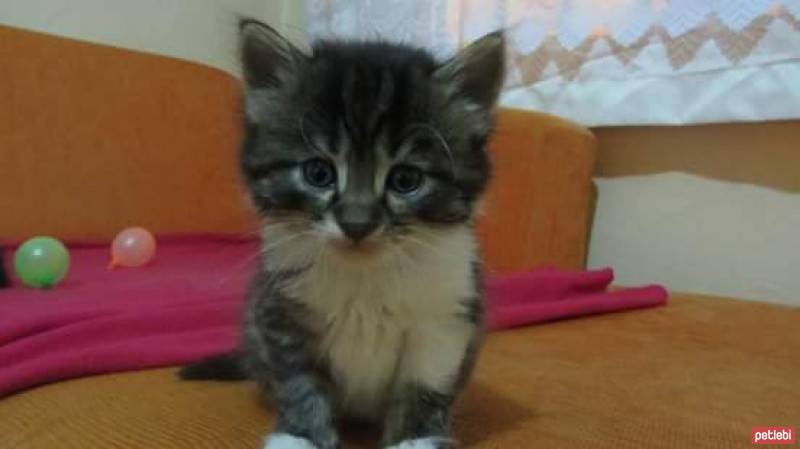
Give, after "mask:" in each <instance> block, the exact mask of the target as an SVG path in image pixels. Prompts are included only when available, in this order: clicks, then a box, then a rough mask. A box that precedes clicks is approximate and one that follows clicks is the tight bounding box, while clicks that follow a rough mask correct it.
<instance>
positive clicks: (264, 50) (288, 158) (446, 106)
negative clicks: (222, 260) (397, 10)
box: [241, 20, 504, 250]
mask: <svg viewBox="0 0 800 449" xmlns="http://www.w3.org/2000/svg"><path fill="white" fill-rule="evenodd" d="M503 48H504V42H503V36H502V34H500V33H494V34H489V35H487V36H485V37H483V38H481V39H480V40H478V41H476V42H475V43H473V44H472V45H470V46H469V47H467V48H465V49H464V50H462V51H461V52H459V53H458V54H457V55H455V56H454V57H453V58H451V59H449V60H447V61H443V62H440V61H437V60H435V59H434V58H433V57H432V56H431V55H430V54H429V53H427V52H425V51H423V50H420V49H417V48H413V47H409V46H405V45H396V44H389V43H385V42H333V41H323V42H319V43H317V44H315V45H314V46H313V48H312V50H311V52H310V54H305V53H303V52H301V51H299V50H298V49H296V48H295V47H294V46H292V45H291V44H290V43H289V42H288V41H287V40H285V39H284V38H283V37H281V36H280V35H279V34H278V33H276V32H275V31H274V30H272V29H271V28H269V27H268V26H266V25H264V24H261V23H259V22H255V21H249V20H246V21H244V22H243V23H242V26H241V57H242V63H243V69H244V79H245V87H246V91H245V118H246V135H245V143H244V146H243V151H242V169H243V173H244V176H245V180H246V181H247V185H248V188H249V190H250V193H251V195H252V199H253V201H254V203H255V205H256V207H257V208H258V209H259V211H260V212H261V213H262V215H263V216H264V217H266V218H267V219H268V222H269V223H272V224H275V223H277V224H279V225H286V226H293V227H295V228H296V229H295V230H297V229H302V231H303V232H304V233H305V235H306V236H311V237H315V238H317V239H318V240H319V241H321V242H326V243H328V242H329V243H331V244H332V245H333V246H338V247H341V248H349V249H350V250H359V249H363V248H367V247H375V246H380V244H381V243H384V242H386V241H390V240H392V239H395V238H399V236H403V235H408V234H412V233H413V232H414V229H432V228H437V229H441V228H445V229H446V228H447V227H448V226H453V225H457V224H464V223H468V222H469V221H470V220H471V218H472V216H473V213H474V210H475V206H476V202H477V200H478V199H479V197H480V195H481V193H482V192H483V191H484V188H485V186H486V183H487V180H488V177H489V161H488V156H487V153H486V142H487V138H488V137H489V133H490V131H491V128H492V111H493V108H494V104H495V101H496V99H497V96H498V93H499V91H500V88H501V85H502V81H503V65H504V60H503V59H504V58H503ZM267 226H271V224H268V225H267Z"/></svg>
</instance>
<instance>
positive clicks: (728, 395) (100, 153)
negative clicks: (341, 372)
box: [0, 27, 800, 449]
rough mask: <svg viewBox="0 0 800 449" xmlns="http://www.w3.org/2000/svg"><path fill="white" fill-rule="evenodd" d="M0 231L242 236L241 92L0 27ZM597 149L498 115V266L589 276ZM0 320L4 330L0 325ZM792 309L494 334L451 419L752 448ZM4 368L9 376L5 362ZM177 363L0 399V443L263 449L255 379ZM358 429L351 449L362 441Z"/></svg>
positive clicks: (766, 412)
mask: <svg viewBox="0 0 800 449" xmlns="http://www.w3.org/2000/svg"><path fill="white" fill-rule="evenodd" d="M0 54H2V55H3V56H4V60H5V61H10V62H7V63H4V64H0V79H2V80H3V81H2V82H0V100H2V101H1V102H0V167H2V176H0V192H3V193H2V194H0V211H2V214H3V215H2V216H1V217H0V240H2V241H7V242H16V241H19V240H22V239H24V238H26V237H29V236H31V235H34V234H51V235H56V236H58V237H61V238H63V239H66V240H73V241H74V240H82V241H87V240H88V241H106V240H108V239H109V238H110V237H111V236H112V235H113V234H114V233H115V232H116V231H117V230H119V229H120V228H122V227H124V226H127V225H130V224H133V223H137V224H141V225H144V226H147V227H149V228H150V229H152V230H154V231H156V232H157V233H207V232H213V233H225V234H234V235H239V234H243V233H250V232H254V230H255V229H256V227H255V220H254V217H253V215H252V213H251V212H250V210H249V208H248V206H247V204H246V201H245V200H244V195H243V194H242V191H241V188H240V186H239V181H238V178H237V176H236V164H235V158H236V145H237V142H238V140H239V137H240V136H239V132H238V128H237V114H238V87H237V82H236V81H235V80H234V79H233V78H232V77H230V76H229V75H227V74H224V73H222V72H219V71H216V70H213V69H210V68H207V67H202V66H199V65H195V64H190V63H186V62H181V61H176V60H172V59H168V58H162V57H158V56H152V55H145V54H141V53H135V52H130V51H125V50H120V49H115V48H110V47H103V46H98V45H93V44H87V43H81V42H76V41H71V40H67V39H62V38H57V37H52V36H47V35H42V34H37V33H31V32H28V31H23V30H18V29H13V28H8V27H0ZM594 151H595V142H594V138H593V137H592V135H591V133H590V132H588V131H587V130H585V129H583V128H581V127H579V126H577V125H575V124H572V123H569V122H566V121H564V120H561V119H558V118H555V117H551V116H547V115H543V114H535V113H528V112H520V111H510V110H504V111H501V112H500V114H499V123H498V128H497V133H496V136H495V137H494V140H493V142H492V157H493V160H494V164H495V167H496V176H495V180H494V182H493V184H492V186H491V189H490V193H489V196H488V198H487V203H486V211H485V215H484V217H483V219H482V220H481V223H480V233H481V240H482V244H483V248H484V251H485V254H486V258H487V264H488V266H489V267H490V269H492V270H494V271H497V272H506V271H512V270H517V269H523V268H529V267H531V266H536V265H545V264H546V265H551V266H555V267H559V268H563V269H580V268H582V267H583V264H584V258H585V252H586V242H587V238H588V229H589V222H590V217H591V204H592V201H591V191H592V190H591V173H592V167H593V164H594ZM0 319H2V318H1V317H0ZM798 324H800V312H798V311H797V310H795V309H788V308H781V307H777V306H770V305H766V304H758V303H745V302H739V301H732V300H725V299H719V298H701V297H696V296H688V295H673V297H672V298H671V303H670V305H669V306H667V307H663V308H658V309H651V310H644V311H637V312H629V313H623V314H614V315H605V316H599V317H594V318H587V319H580V320H572V321H566V322H561V323H554V324H548V325H543V326H535V327H529V328H525V329H519V330H513V331H503V332H496V333H493V334H492V335H490V337H489V338H488V342H487V347H486V350H485V352H484V353H483V355H482V358H481V360H480V362H479V366H478V369H477V373H476V377H475V380H474V382H473V383H472V384H471V385H470V387H469V389H468V391H467V392H466V394H465V397H464V398H463V400H462V401H461V403H460V405H459V409H458V420H457V432H456V436H457V438H458V439H459V440H460V441H461V443H462V445H463V447H469V448H487V449H488V448H497V449H501V448H502V449H514V448H546V449H560V448H614V449H617V448H715V449H716V448H719V449H722V448H725V449H727V448H735V447H750V430H751V428H752V427H753V426H765V425H795V426H796V425H797V424H798V423H799V422H800V380H798V379H800V378H798V375H797V373H798V372H800V357H798V354H800V332H797V329H798ZM0 369H2V367H0ZM174 369H175V368H163V369H156V370H145V371H140V372H131V373H120V374H113V375H103V376H95V377H89V378H83V379H77V380H71V381H65V382H59V383H55V384H51V385H46V386H43V387H39V388H35V389H32V390H29V391H25V392H21V393H18V394H15V395H13V396H10V397H7V398H5V399H2V400H0V448H6V447H7V448H23V449H37V448H43V449H44V448H47V449H51V448H54V447H56V448H65V449H67V448H81V449H90V448H103V449H105V448H112V447H113V448H120V449H123V448H125V449H129V448H130V449H133V448H170V449H172V448H175V449H177V448H193V449H198V448H225V449H228V448H230V449H233V448H255V447H260V446H259V441H260V439H261V438H262V436H263V435H264V433H265V432H266V430H267V429H268V428H269V427H270V421H271V420H272V419H273V412H272V410H270V409H269V408H266V407H263V406H262V405H260V403H259V402H258V400H257V399H256V395H255V394H254V387H253V385H251V384H250V383H247V382H244V383H232V384H218V383H203V382H198V383H185V382H179V381H177V380H176V378H175V376H174ZM373 438H374V435H373V434H371V433H369V432H363V431H358V430H355V429H351V430H350V431H348V432H347V434H346V438H345V441H346V444H347V447H374V442H373Z"/></svg>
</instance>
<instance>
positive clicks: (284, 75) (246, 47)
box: [239, 19, 306, 89]
mask: <svg viewBox="0 0 800 449" xmlns="http://www.w3.org/2000/svg"><path fill="white" fill-rule="evenodd" d="M239 51H240V56H241V58H242V69H243V75H244V80H245V83H246V84H247V87H249V88H253V89H269V88H277V87H280V86H282V85H283V84H284V83H285V82H286V81H287V80H288V79H289V78H291V77H292V76H293V75H294V73H295V71H296V70H297V66H298V65H299V64H300V63H301V62H302V61H304V60H305V59H306V56H305V55H303V53H302V52H300V50H298V49H297V48H295V47H294V46H293V45H292V44H291V43H289V41H288V40H286V39H285V38H284V37H283V36H281V35H280V34H279V33H278V32H277V31H275V30H274V29H273V28H272V27H270V26H269V25H267V24H265V23H262V22H259V21H258V20H254V19H242V20H241V21H240V22H239Z"/></svg>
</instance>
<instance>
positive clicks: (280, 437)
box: [264, 433, 318, 449]
mask: <svg viewBox="0 0 800 449" xmlns="http://www.w3.org/2000/svg"><path fill="white" fill-rule="evenodd" d="M264 449H318V448H317V446H314V443H312V442H310V441H308V440H307V439H305V438H301V437H296V436H294V435H289V434H288V433H273V434H272V435H270V436H268V437H267V441H266V443H265V444H264Z"/></svg>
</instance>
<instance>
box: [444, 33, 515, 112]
mask: <svg viewBox="0 0 800 449" xmlns="http://www.w3.org/2000/svg"><path fill="white" fill-rule="evenodd" d="M504 74H505V37H504V36H503V32H502V31H495V32H494V33H489V34H487V35H485V36H483V37H482V38H480V39H478V40H477V41H475V42H473V43H471V44H470V45H469V46H467V47H466V48H464V49H462V50H461V51H459V52H458V54H456V55H455V56H453V57H452V58H450V59H449V60H448V61H446V62H445V63H444V64H442V65H441V66H440V67H439V68H438V69H436V72H435V74H434V76H435V77H436V78H438V79H440V80H442V81H444V82H446V83H453V84H455V85H456V86H457V89H459V92H461V93H462V94H464V95H466V96H467V97H468V98H469V99H471V100H472V101H474V102H476V103H477V104H478V105H479V106H481V107H483V108H485V109H491V108H492V107H494V104H495V102H496V101H497V97H498V95H500V89H501V88H502V87H503V77H504Z"/></svg>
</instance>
